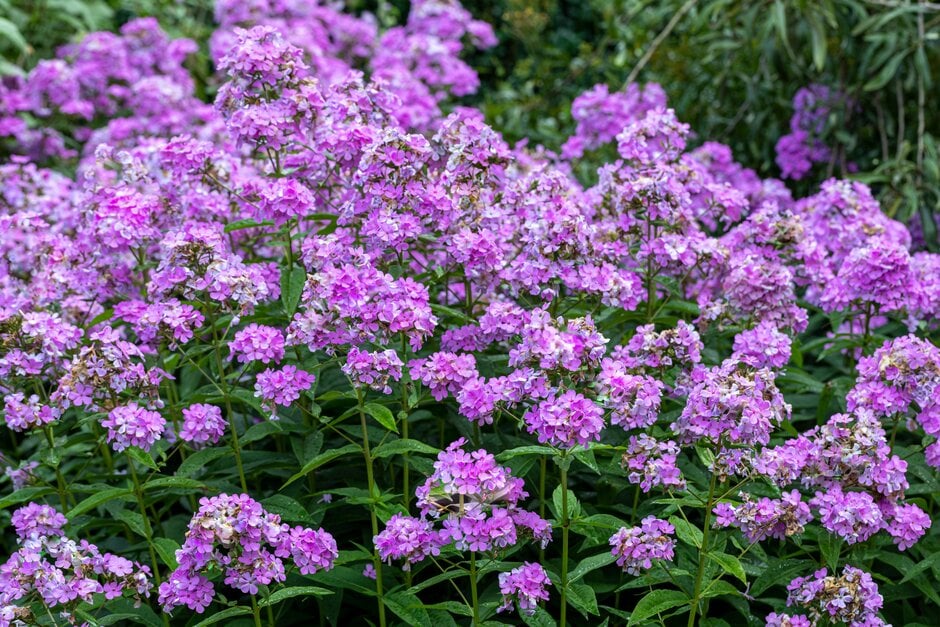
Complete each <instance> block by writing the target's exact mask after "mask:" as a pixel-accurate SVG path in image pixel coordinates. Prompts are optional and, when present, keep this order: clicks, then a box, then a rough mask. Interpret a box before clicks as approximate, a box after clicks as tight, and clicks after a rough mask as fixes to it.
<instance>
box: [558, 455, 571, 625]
mask: <svg viewBox="0 0 940 627" xmlns="http://www.w3.org/2000/svg"><path fill="white" fill-rule="evenodd" d="M569 525H570V521H569V520H568V468H567V466H565V465H564V464H562V467H561V618H560V620H559V622H558V624H559V625H560V627H565V625H566V624H567V622H568V527H569Z"/></svg>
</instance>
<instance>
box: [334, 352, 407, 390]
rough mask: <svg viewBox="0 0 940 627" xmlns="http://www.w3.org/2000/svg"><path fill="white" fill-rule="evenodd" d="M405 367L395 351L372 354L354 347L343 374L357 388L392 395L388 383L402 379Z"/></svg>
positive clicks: (348, 355) (347, 356)
mask: <svg viewBox="0 0 940 627" xmlns="http://www.w3.org/2000/svg"><path fill="white" fill-rule="evenodd" d="M403 365H404V364H403V363H402V361H401V358H400V357H399V356H398V353H396V352H395V350H394V349H391V348H389V349H386V350H384V351H373V352H370V351H366V350H362V349H360V348H358V347H356V346H352V347H350V349H349V352H348V353H347V354H346V363H345V364H343V372H344V373H345V374H346V376H347V377H349V380H350V381H352V383H353V385H355V386H359V387H367V388H370V389H372V390H379V391H381V392H383V393H384V394H391V393H392V388H391V386H390V385H389V384H388V383H389V381H390V380H391V381H398V380H399V379H401V374H402V366H403Z"/></svg>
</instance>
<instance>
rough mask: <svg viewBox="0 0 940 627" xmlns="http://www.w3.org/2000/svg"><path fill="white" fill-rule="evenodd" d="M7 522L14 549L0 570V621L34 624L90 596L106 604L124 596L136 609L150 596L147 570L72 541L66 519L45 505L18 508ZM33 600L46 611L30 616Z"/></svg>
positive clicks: (84, 600) (34, 504) (74, 606)
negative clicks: (105, 600) (38, 602)
mask: <svg viewBox="0 0 940 627" xmlns="http://www.w3.org/2000/svg"><path fill="white" fill-rule="evenodd" d="M12 523H13V529H14V531H15V532H16V542H17V549H16V550H15V551H14V552H13V553H12V554H11V555H10V556H9V557H8V558H7V560H6V562H4V563H3V565H0V587H2V591H0V622H2V623H4V624H6V625H14V624H29V623H37V622H39V621H44V620H45V617H46V612H55V613H57V614H59V613H62V612H64V613H65V614H67V615H70V614H71V612H72V610H74V609H75V608H76V607H77V606H78V605H79V604H80V603H83V602H84V603H92V602H93V597H94V596H95V595H104V598H105V599H108V600H110V599H115V598H118V597H122V596H124V595H128V596H129V597H130V598H132V599H133V600H134V603H135V604H136V605H138V606H139V605H140V604H141V603H142V602H143V600H144V599H146V598H148V597H149V596H150V590H151V586H152V584H151V582H150V579H151V572H150V568H149V567H147V566H145V565H142V564H139V563H137V562H132V561H131V560H129V559H126V558H123V557H120V556H118V555H113V554H111V553H104V552H101V551H100V550H99V549H98V547H96V546H95V545H94V544H91V543H89V542H87V541H85V540H81V541H78V542H76V541H74V540H71V539H70V538H68V537H67V536H66V534H65V530H64V527H65V525H66V523H67V521H66V518H65V516H63V515H62V514H60V513H59V512H57V511H56V510H55V509H53V508H52V507H50V506H49V505H40V504H38V503H30V504H28V505H26V506H25V507H21V508H20V509H18V510H16V511H15V512H13V517H12ZM34 597H38V599H39V601H40V604H41V606H42V607H44V608H45V610H46V611H45V612H42V613H39V614H34V610H33V609H32V607H34V606H33V605H32V603H31V601H32V599H33V598H34ZM50 615H51V614H50Z"/></svg>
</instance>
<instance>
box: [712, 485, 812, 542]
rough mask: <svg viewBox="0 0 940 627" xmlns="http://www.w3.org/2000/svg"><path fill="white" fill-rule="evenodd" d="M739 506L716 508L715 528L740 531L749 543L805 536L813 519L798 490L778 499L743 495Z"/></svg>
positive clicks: (720, 504)
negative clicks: (753, 497) (728, 528)
mask: <svg viewBox="0 0 940 627" xmlns="http://www.w3.org/2000/svg"><path fill="white" fill-rule="evenodd" d="M742 498H743V502H742V503H741V504H739V505H732V504H730V503H719V504H718V505H716V506H715V510H714V513H715V525H716V526H718V527H737V528H738V529H740V530H741V533H743V534H744V537H745V538H747V540H748V542H759V541H761V540H766V539H767V538H777V539H779V540H784V539H786V538H788V537H790V536H793V535H800V534H802V533H803V530H804V527H805V525H806V524H807V523H809V522H810V521H811V520H812V519H813V516H812V514H811V513H810V509H809V505H807V504H806V503H804V502H803V499H802V497H801V495H800V493H799V491H798V490H791V491H790V492H786V493H784V494H782V495H781V496H780V498H779V499H771V498H767V497H762V498H760V499H757V500H756V501H755V500H753V499H752V498H751V497H750V495H748V494H742Z"/></svg>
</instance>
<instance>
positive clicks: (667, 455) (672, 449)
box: [621, 433, 685, 492]
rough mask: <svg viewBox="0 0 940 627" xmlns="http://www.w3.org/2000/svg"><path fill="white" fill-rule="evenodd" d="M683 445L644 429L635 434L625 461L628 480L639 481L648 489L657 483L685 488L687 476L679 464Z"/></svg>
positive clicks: (622, 462)
mask: <svg viewBox="0 0 940 627" xmlns="http://www.w3.org/2000/svg"><path fill="white" fill-rule="evenodd" d="M678 455H679V447H678V445H676V443H675V442H673V441H672V440H666V441H660V440H657V439H656V438H654V437H652V436H650V435H647V434H645V433H641V434H640V435H631V436H630V441H629V444H628V445H627V450H626V452H624V454H623V459H622V460H621V465H622V466H623V468H624V470H626V471H627V480H628V481H629V482H630V483H634V484H639V486H640V488H641V489H642V490H643V491H644V492H649V491H650V490H652V489H653V488H654V487H656V486H662V487H664V488H666V489H675V490H683V489H685V479H683V478H682V473H681V471H680V470H679V467H678V466H677V465H676V459H677V458H678Z"/></svg>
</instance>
